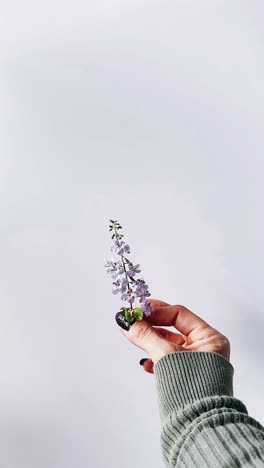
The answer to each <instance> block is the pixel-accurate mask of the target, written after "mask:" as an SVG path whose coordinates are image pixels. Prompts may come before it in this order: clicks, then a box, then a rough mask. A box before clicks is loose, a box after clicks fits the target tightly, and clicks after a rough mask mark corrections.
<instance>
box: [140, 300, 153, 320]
mask: <svg viewBox="0 0 264 468" xmlns="http://www.w3.org/2000/svg"><path fill="white" fill-rule="evenodd" d="M140 308H141V310H142V311H143V312H144V314H145V315H146V317H149V316H150V315H151V313H152V312H154V307H152V306H151V305H150V303H149V301H148V300H147V299H146V300H145V301H144V303H143V304H140Z"/></svg>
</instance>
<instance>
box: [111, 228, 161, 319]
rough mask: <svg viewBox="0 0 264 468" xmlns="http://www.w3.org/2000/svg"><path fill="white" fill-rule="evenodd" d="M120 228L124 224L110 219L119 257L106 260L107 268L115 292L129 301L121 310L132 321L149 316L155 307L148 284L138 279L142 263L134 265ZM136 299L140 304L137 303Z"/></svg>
mask: <svg viewBox="0 0 264 468" xmlns="http://www.w3.org/2000/svg"><path fill="white" fill-rule="evenodd" d="M120 229H122V226H121V225H120V224H119V223H118V222H117V221H116V220H112V219H110V226H109V231H112V239H113V241H114V243H113V245H112V246H111V252H112V253H113V254H116V255H118V259H117V260H114V258H110V259H109V260H105V269H106V272H107V273H108V274H110V275H111V277H112V279H113V280H114V281H113V290H112V292H113V294H120V295H121V297H120V298H121V300H122V301H127V302H128V303H129V305H130V307H121V310H122V311H124V312H125V317H126V320H128V321H129V322H132V321H134V320H142V319H143V315H145V316H146V317H148V316H149V315H150V314H151V313H152V312H154V308H153V307H152V306H151V305H150V302H149V300H148V299H147V298H148V297H149V296H150V292H149V289H148V285H147V284H146V282H145V281H144V279H143V278H138V279H136V276H137V274H138V273H141V269H140V265H139V263H137V264H136V265H133V263H132V262H131V261H130V260H129V259H128V258H127V254H130V247H129V245H128V244H126V243H125V242H124V241H123V240H122V238H123V237H124V235H123V234H120V232H119V231H120ZM136 300H138V302H139V304H138V305H136V304H135V302H136Z"/></svg>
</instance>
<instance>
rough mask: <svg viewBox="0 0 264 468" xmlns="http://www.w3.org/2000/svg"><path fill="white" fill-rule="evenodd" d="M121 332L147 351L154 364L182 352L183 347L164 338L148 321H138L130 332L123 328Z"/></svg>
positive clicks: (133, 324) (131, 327)
mask: <svg viewBox="0 0 264 468" xmlns="http://www.w3.org/2000/svg"><path fill="white" fill-rule="evenodd" d="M117 315H119V314H117ZM117 323H118V321H117ZM121 332H122V334H123V335H124V336H125V337H126V338H127V339H128V340H129V341H130V342H131V343H133V344H134V345H135V346H137V347H138V348H140V349H142V350H143V351H146V353H148V355H149V356H150V358H151V359H152V361H153V363H154V364H155V363H156V362H157V361H158V360H159V359H160V358H161V357H163V356H165V354H169V353H173V352H175V351H179V350H181V346H179V345H177V344H175V343H172V342H170V341H168V340H166V339H165V338H163V337H162V336H161V335H160V334H159V333H158V332H156V330H155V328H153V327H152V326H151V325H150V324H149V323H148V322H147V321H146V320H136V321H135V322H134V323H132V325H131V326H130V328H129V330H128V331H126V330H125V329H124V328H123V327H122V328H121Z"/></svg>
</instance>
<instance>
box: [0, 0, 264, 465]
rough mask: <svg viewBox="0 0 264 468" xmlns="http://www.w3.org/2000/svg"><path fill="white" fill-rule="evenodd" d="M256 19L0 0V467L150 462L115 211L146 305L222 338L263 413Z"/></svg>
mask: <svg viewBox="0 0 264 468" xmlns="http://www.w3.org/2000/svg"><path fill="white" fill-rule="evenodd" d="M263 21H264V6H263V2H262V1H254V0H253V1H252V0H250V1H243V0H239V1H238V0H234V1H211V0H210V1H209V0H208V1H200V2H197V1H195V0H192V1H190V0H184V1H183V0H182V1H180V0H178V1H174V2H172V1H166V0H165V1H155V0H152V1H147V0H140V1H139V0H133V2H132V1H127V0H123V1H121V0H96V1H93V2H91V1H89V0H86V1H81V0H77V1H75V2H68V1H66V2H65V1H61V0H52V1H51V0H47V1H45V2H36V1H33V0H24V1H23V2H21V1H20V2H19V1H17V0H8V1H7V0H6V1H5V2H2V3H1V15H0V44H1V49H0V57H1V74H0V78H1V86H0V100H1V106H0V128H1V135H0V190H1V196H0V204H1V211H0V212H1V217H0V224H1V229H0V310H1V323H0V465H1V467H3V468H75V467H78V468H87V467H89V468H90V467H91V468H93V467H96V468H103V467H106V466H107V467H108V468H132V467H134V466H137V467H138V468H143V467H150V466H151V467H152V468H162V466H163V462H162V458H161V448H160V420H159V414H158V402H157V399H156V393H155V386H154V377H153V376H152V375H149V374H147V373H145V372H144V371H143V369H142V368H141V367H140V366H139V365H138V361H139V360H140V358H142V357H145V353H144V352H143V351H141V350H140V349H139V348H136V347H133V345H132V344H131V343H129V342H128V341H127V340H126V339H125V337H123V335H122V334H121V333H120V332H119V329H118V327H117V325H116V323H115V320H114V315H115V313H116V312H117V311H118V310H119V307H120V305H123V304H120V301H119V299H118V297H116V296H113V295H112V293H111V289H112V287H111V279H110V277H108V276H107V275H106V273H105V271H104V267H103V263H104V262H103V259H104V258H107V257H108V256H109V253H110V249H109V247H110V235H109V232H108V220H109V218H114V219H118V220H119V221H120V223H121V224H122V225H123V227H124V234H125V235H126V240H127V242H128V243H129V244H130V245H131V249H132V250H131V259H132V260H133V261H134V262H136V263H140V264H141V267H142V273H143V275H144V278H145V280H146V282H147V283H148V284H149V287H150V291H151V293H152V297H153V298H159V299H162V300H165V301H167V302H169V303H171V304H184V305H185V306H187V307H188V308H190V309H191V310H193V311H194V312H196V313H197V314H198V315H200V316H202V317H203V318H204V319H205V320H207V321H208V322H209V323H210V324H211V325H212V326H214V327H215V328H217V329H219V331H221V332H222V333H224V334H226V335H227V336H228V338H229V339H230V341H231V362H232V364H233V366H234V368H235V376H234V391H235V396H236V397H237V398H240V399H242V401H243V402H244V403H245V404H246V406H247V408H248V411H249V413H250V415H252V416H253V417H255V418H256V419H257V420H258V421H260V422H262V423H263V422H264V409H263V408H264V407H263V397H262V396H263V387H264V378H263V322H264V318H263V317H264V316H263V302H264V296H263V290H264V288H263V269H264V253H263V237H264V222H263V195H264V187H263V171H264V161H263V149H264V137H263V135H264V133H263V117H264V111H263V109H264V88H263V82H264V64H263V56H264V55H263V54H264V32H263Z"/></svg>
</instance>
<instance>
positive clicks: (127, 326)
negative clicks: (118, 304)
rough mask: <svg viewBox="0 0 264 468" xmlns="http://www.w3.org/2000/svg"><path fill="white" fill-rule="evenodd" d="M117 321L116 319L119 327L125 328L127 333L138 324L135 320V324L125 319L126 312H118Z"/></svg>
mask: <svg viewBox="0 0 264 468" xmlns="http://www.w3.org/2000/svg"><path fill="white" fill-rule="evenodd" d="M115 319H116V323H117V325H119V327H121V328H123V329H124V330H126V331H128V330H130V328H131V327H132V325H133V324H134V323H135V322H136V320H135V319H134V320H133V322H128V321H127V320H126V318H125V313H124V312H117V314H116V316H115Z"/></svg>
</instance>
